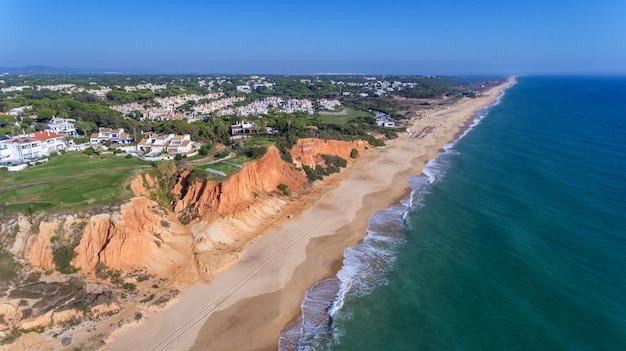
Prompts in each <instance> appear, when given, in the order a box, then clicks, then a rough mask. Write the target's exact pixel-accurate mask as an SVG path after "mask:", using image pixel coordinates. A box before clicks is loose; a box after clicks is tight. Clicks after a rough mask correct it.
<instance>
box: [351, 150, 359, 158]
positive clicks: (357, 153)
mask: <svg viewBox="0 0 626 351" xmlns="http://www.w3.org/2000/svg"><path fill="white" fill-rule="evenodd" d="M350 157H351V158H357V157H359V150H357V149H352V150H350Z"/></svg>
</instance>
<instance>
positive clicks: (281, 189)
mask: <svg viewBox="0 0 626 351" xmlns="http://www.w3.org/2000/svg"><path fill="white" fill-rule="evenodd" d="M277 188H278V190H280V191H282V192H283V195H285V196H289V191H288V190H287V184H283V183H280V184H278V186H277Z"/></svg>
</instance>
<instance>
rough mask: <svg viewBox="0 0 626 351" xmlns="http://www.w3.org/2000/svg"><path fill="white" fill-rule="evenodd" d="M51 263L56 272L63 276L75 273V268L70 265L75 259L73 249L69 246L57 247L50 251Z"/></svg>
mask: <svg viewBox="0 0 626 351" xmlns="http://www.w3.org/2000/svg"><path fill="white" fill-rule="evenodd" d="M52 254H53V259H52V260H53V262H54V266H55V267H56V269H57V271H59V272H60V273H63V274H71V273H76V272H77V271H78V269H77V268H75V267H73V266H72V265H71V262H72V260H73V259H74V257H76V252H74V248H73V247H71V246H69V245H63V246H59V247H58V248H55V249H53V250H52Z"/></svg>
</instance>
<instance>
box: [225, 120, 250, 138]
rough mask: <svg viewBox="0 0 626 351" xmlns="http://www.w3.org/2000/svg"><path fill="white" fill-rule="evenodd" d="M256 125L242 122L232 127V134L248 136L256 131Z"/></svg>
mask: <svg viewBox="0 0 626 351" xmlns="http://www.w3.org/2000/svg"><path fill="white" fill-rule="evenodd" d="M255 128H256V123H254V122H244V121H240V122H237V123H235V124H232V125H231V126H230V134H231V135H235V134H246V133H250V132H252V131H254V130H255Z"/></svg>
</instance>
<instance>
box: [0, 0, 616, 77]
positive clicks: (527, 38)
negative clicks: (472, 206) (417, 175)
mask: <svg viewBox="0 0 626 351" xmlns="http://www.w3.org/2000/svg"><path fill="white" fill-rule="evenodd" d="M27 65H49V66H55V67H63V66H69V67H79V68H111V69H129V68H133V67H142V68H146V69H151V70H154V71H157V72H161V73H244V74H245V73H258V74H274V73H278V74H281V73H285V74H306V73H322V72H327V73H367V74H445V75H448V74H455V75H456V74H464V75H470V74H546V73H552V74H568V73H577V74H579V73H582V74H598V73H600V74H626V1H624V0H597V1H590V0H586V1H577V0H570V1H567V0H541V1H539V0H525V1H506V0H498V1H494V0H469V1H468V0H465V1H452V0H440V1H433V0H428V1H423V0H413V1H393V0H387V1H368V0H363V1H353V0H346V1H341V0H335V1H327V0H317V1H306V2H305V1H299V0H291V1H282V0H275V1H264V0H257V1H247V0H246V1H237V0H231V1H223V0H222V1H213V0H206V1H185V0H179V1H158V0H152V1H143V0H141V1H133V0H126V1H120V0H54V1H52V0H37V1H34V0H0V66H6V67H21V66H27Z"/></svg>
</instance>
